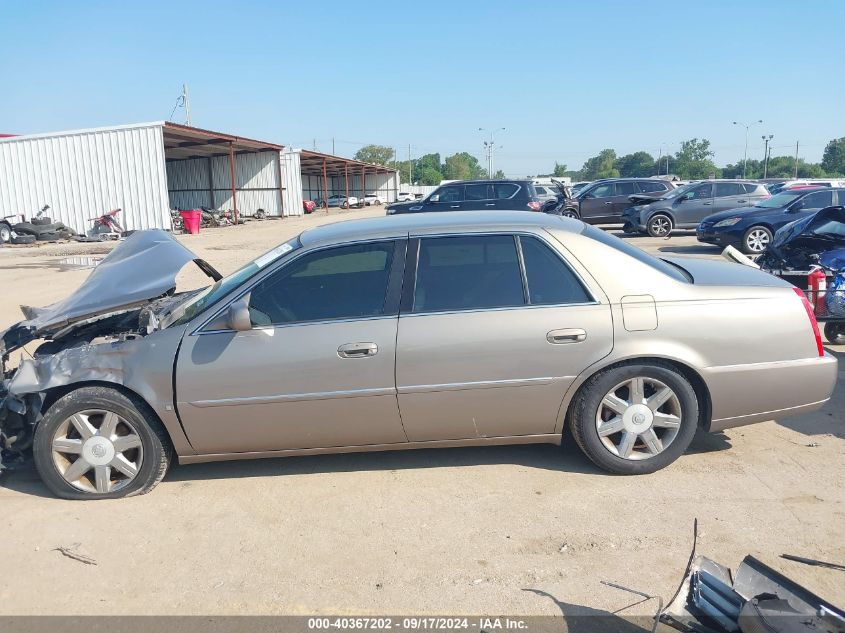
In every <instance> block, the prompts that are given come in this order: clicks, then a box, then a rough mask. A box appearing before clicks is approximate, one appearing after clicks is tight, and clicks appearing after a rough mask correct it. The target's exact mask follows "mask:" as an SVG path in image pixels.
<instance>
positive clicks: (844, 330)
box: [824, 321, 845, 345]
mask: <svg viewBox="0 0 845 633" xmlns="http://www.w3.org/2000/svg"><path fill="white" fill-rule="evenodd" d="M824 337H825V338H826V339H827V342H828V343H832V344H833V345H843V344H845V323H835V322H833V321H829V322H827V323H825V324H824Z"/></svg>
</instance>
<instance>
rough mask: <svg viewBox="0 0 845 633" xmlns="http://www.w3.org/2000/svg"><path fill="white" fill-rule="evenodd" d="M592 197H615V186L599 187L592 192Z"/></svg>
mask: <svg viewBox="0 0 845 633" xmlns="http://www.w3.org/2000/svg"><path fill="white" fill-rule="evenodd" d="M590 195H591V196H593V198H609V197H610V196H612V195H613V185H612V184H607V185H599V186H598V187H596V188H595V189H593V190H592V191H591V192H590Z"/></svg>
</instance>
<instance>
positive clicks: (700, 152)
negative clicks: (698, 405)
mask: <svg viewBox="0 0 845 633" xmlns="http://www.w3.org/2000/svg"><path fill="white" fill-rule="evenodd" d="M713 155H714V153H713V150H711V149H710V141H708V140H707V139H706V138H703V139H701V140H699V139H697V138H692V139H690V140H688V141H684V142H683V143H681V149H680V150H678V151H677V152H675V160H674V165H671V166H670V168H669V171H671V172H672V173H675V174H677V175H678V176H680V177H681V178H683V179H688V178H692V179H696V180H700V179H703V178H710V176H711V175H715V176H716V177H717V178H718V177H719V175H720V172H719V169H717V168H716V165H715V163H714V162H713Z"/></svg>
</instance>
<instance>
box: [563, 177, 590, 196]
mask: <svg viewBox="0 0 845 633" xmlns="http://www.w3.org/2000/svg"><path fill="white" fill-rule="evenodd" d="M591 182H593V181H592V180H582V181H580V182H573V183H572V184H571V185H570V186H569V189H570V190H571V191H572V195H573V196H574V195H576V194H577V193H578V192H579V191H581V190H582V189H583V188H584V187H586V186H587V185H589V184H590V183H591Z"/></svg>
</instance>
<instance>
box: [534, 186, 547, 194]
mask: <svg viewBox="0 0 845 633" xmlns="http://www.w3.org/2000/svg"><path fill="white" fill-rule="evenodd" d="M534 189H535V190H536V191H537V193H539V194H540V195H541V196H545V195H546V189H545V187H538V186H536V185H535V186H534Z"/></svg>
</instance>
